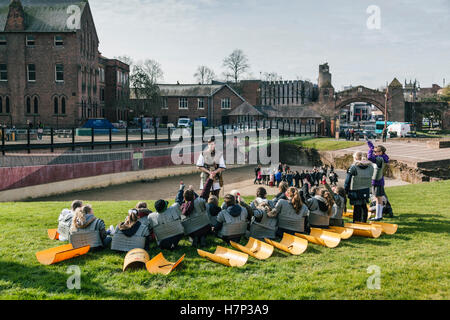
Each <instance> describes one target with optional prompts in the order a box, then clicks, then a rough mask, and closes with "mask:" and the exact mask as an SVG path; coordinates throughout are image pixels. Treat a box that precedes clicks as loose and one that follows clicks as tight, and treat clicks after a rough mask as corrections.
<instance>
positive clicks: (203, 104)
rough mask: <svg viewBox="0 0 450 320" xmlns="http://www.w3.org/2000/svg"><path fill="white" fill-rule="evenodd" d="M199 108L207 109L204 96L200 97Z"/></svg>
mask: <svg viewBox="0 0 450 320" xmlns="http://www.w3.org/2000/svg"><path fill="white" fill-rule="evenodd" d="M198 108H199V109H201V110H203V109H205V99H204V98H198Z"/></svg>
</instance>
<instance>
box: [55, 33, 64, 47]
mask: <svg viewBox="0 0 450 320" xmlns="http://www.w3.org/2000/svg"><path fill="white" fill-rule="evenodd" d="M58 37H59V38H61V39H56V38H58ZM53 45H54V46H55V47H56V48H61V47H64V38H63V36H61V35H55V36H54V38H53Z"/></svg>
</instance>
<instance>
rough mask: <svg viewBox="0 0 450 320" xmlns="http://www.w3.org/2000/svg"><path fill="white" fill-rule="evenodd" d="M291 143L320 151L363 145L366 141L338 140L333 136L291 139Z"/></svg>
mask: <svg viewBox="0 0 450 320" xmlns="http://www.w3.org/2000/svg"><path fill="white" fill-rule="evenodd" d="M289 143H291V144H295V145H298V146H301V147H303V148H309V149H316V150H318V151H333V150H340V149H346V148H351V147H356V146H362V145H363V144H365V142H364V141H361V142H359V141H345V140H336V139H331V138H309V137H304V138H298V139H295V140H292V141H290V142H289Z"/></svg>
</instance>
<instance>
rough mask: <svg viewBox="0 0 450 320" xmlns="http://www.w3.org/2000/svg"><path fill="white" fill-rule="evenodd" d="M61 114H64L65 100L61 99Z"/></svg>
mask: <svg viewBox="0 0 450 320" xmlns="http://www.w3.org/2000/svg"><path fill="white" fill-rule="evenodd" d="M61 113H62V114H66V98H64V97H62V98H61Z"/></svg>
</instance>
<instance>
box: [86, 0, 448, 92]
mask: <svg viewBox="0 0 450 320" xmlns="http://www.w3.org/2000/svg"><path fill="white" fill-rule="evenodd" d="M89 3H90V5H91V9H92V12H93V15H94V21H95V24H96V28H97V33H98V35H99V38H100V51H101V52H102V54H103V55H104V56H107V57H115V56H122V55H128V56H130V57H132V58H133V59H134V60H135V61H138V60H144V59H154V60H156V61H158V62H159V63H160V64H161V66H162V69H163V71H164V79H163V80H162V81H161V82H162V83H176V82H177V81H179V82H180V83H195V82H196V80H195V78H194V76H193V75H194V73H195V71H196V69H197V67H198V66H200V65H205V66H208V67H209V68H211V69H213V70H214V72H215V73H216V75H218V77H217V78H218V79H224V77H223V72H224V71H225V70H224V68H223V66H222V63H223V59H224V58H225V57H226V56H228V55H229V54H231V53H232V52H233V50H235V49H241V50H243V52H244V53H245V54H246V56H247V57H248V60H249V64H250V72H249V73H248V74H247V75H245V76H244V78H248V79H250V78H251V79H260V78H261V74H264V73H265V72H276V73H277V74H278V75H280V76H282V79H283V80H296V79H301V80H310V81H312V82H314V83H317V78H318V69H319V64H322V63H324V62H328V63H329V65H330V72H331V73H332V74H333V85H334V87H335V88H336V89H338V90H341V89H342V88H343V86H348V85H353V86H357V85H364V86H366V87H369V88H380V87H382V86H385V85H386V83H387V82H391V81H392V80H393V79H394V77H397V78H398V80H400V82H402V83H403V82H404V80H405V79H408V81H409V79H413V80H414V79H417V80H418V81H419V82H420V84H421V87H430V86H431V84H432V83H436V84H439V85H440V86H442V85H443V79H444V78H445V79H446V83H449V82H450V0H427V1H423V0H395V1H393V0H369V1H366V0H358V1H352V0H316V1H312V0H277V1H274V0H126V1H118V0H90V1H89ZM374 6H375V7H374ZM377 13H379V14H377ZM368 23H369V24H368Z"/></svg>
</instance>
